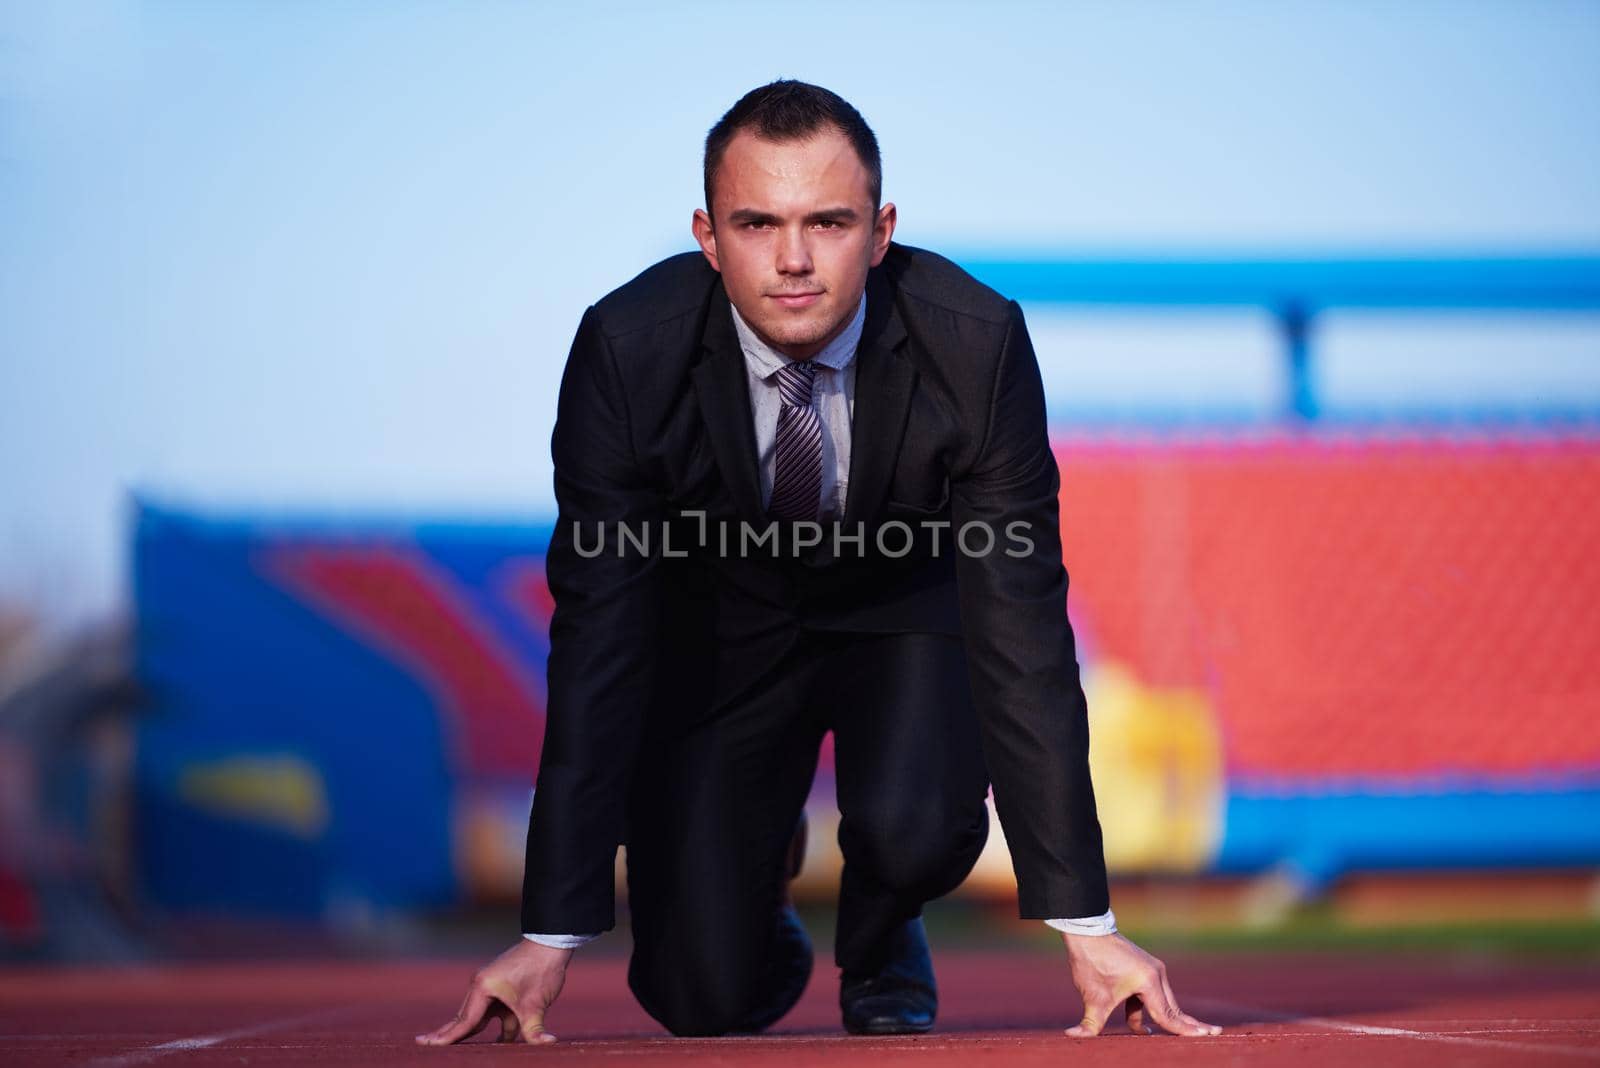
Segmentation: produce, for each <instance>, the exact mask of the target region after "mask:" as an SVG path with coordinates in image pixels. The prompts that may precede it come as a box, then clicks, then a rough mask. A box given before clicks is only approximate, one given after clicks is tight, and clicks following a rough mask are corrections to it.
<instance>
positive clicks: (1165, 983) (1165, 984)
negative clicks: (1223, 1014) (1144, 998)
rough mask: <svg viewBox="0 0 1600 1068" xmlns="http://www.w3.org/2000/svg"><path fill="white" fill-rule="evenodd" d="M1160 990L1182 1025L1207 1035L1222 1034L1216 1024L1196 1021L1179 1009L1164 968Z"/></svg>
mask: <svg viewBox="0 0 1600 1068" xmlns="http://www.w3.org/2000/svg"><path fill="white" fill-rule="evenodd" d="M1161 989H1162V992H1163V993H1165V994H1166V995H1167V1004H1168V1005H1171V1006H1172V1011H1173V1012H1175V1013H1177V1014H1178V1018H1179V1019H1180V1020H1182V1021H1183V1022H1184V1023H1186V1024H1188V1025H1189V1026H1190V1027H1197V1028H1199V1029H1200V1030H1201V1031H1203V1032H1205V1033H1206V1034H1208V1035H1220V1034H1222V1028H1220V1027H1218V1026H1217V1025H1216V1024H1208V1023H1205V1022H1203V1021H1201V1020H1197V1019H1195V1018H1194V1017H1193V1016H1190V1015H1189V1014H1188V1013H1186V1012H1184V1011H1183V1009H1182V1008H1180V1007H1179V1005H1178V998H1177V995H1176V994H1174V993H1173V992H1172V981H1171V980H1170V979H1168V978H1167V969H1166V968H1162V969H1161Z"/></svg>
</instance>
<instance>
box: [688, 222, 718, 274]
mask: <svg viewBox="0 0 1600 1068" xmlns="http://www.w3.org/2000/svg"><path fill="white" fill-rule="evenodd" d="M689 228H690V229H691V230H693V231H694V239H695V242H696V243H697V244H698V245H699V246H700V251H701V252H702V253H703V254H704V255H705V258H706V262H707V263H709V264H711V269H712V270H713V271H716V272H717V273H718V274H721V273H722V267H721V266H720V265H719V264H718V263H717V229H716V227H714V226H712V225H711V216H710V215H708V214H707V213H706V211H705V209H704V208H696V209H694V221H693V222H691V223H690V224H689Z"/></svg>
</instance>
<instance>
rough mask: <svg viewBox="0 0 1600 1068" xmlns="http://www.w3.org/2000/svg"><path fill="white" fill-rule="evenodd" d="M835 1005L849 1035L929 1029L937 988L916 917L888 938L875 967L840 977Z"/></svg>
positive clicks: (935, 1012)
mask: <svg viewBox="0 0 1600 1068" xmlns="http://www.w3.org/2000/svg"><path fill="white" fill-rule="evenodd" d="M839 1007H840V1008H841V1009H843V1010H844V1029H845V1030H846V1031H849V1032H850V1033H851V1034H852V1035H915V1034H921V1033H922V1032H924V1031H927V1030H929V1029H930V1028H932V1027H933V1018H934V1017H935V1016H936V1015H938V1012H939V989H938V986H937V985H936V984H935V983H934V980H933V959H932V958H931V957H930V956H929V955H928V936H927V934H926V933H925V932H924V931H923V929H922V917H920V916H918V917H917V918H916V919H913V920H907V921H906V922H905V923H904V924H902V925H901V926H900V927H899V928H898V929H897V930H896V931H895V932H894V934H892V935H891V936H890V946H889V955H888V958H887V960H886V961H885V963H884V965H883V967H882V968H880V969H878V971H876V972H873V973H872V974H870V975H858V974H852V973H850V972H846V973H844V974H843V975H842V976H840V978H839Z"/></svg>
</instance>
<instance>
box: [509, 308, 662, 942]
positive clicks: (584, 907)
mask: <svg viewBox="0 0 1600 1068" xmlns="http://www.w3.org/2000/svg"><path fill="white" fill-rule="evenodd" d="M551 455H552V459H553V461H554V467H555V494H556V503H557V507H558V518H557V520H556V529H555V532H554V534H553V535H552V537H551V540H550V548H549V551H548V554H547V556H546V558H545V574H546V578H547V580H548V582H549V585H550V592H551V595H552V596H553V598H554V600H555V613H554V615H553V616H552V618H551V622H550V658H549V664H548V668H547V670H546V680H547V683H548V697H547V700H546V703H545V735H544V748H543V752H542V755H541V757H540V762H539V777H538V782H537V785H536V788H535V790H534V801H533V809H532V812H531V814H530V816H529V821H528V842H527V854H526V863H525V868H524V876H523V887H522V916H521V919H522V930H523V931H583V932H593V931H604V930H609V929H610V928H611V927H612V926H613V924H614V922H615V919H614V911H615V902H614V901H613V889H612V888H613V882H612V872H613V866H614V864H615V862H616V853H617V845H618V843H620V842H621V841H622V838H623V830H624V826H623V823H624V813H625V810H626V806H625V801H626V795H627V787H628V782H629V779H630V778H631V775H632V770H633V766H634V763H635V760H636V758H637V754H638V749H639V744H640V735H641V730H642V727H643V722H644V710H645V708H646V707H647V703H648V701H649V698H650V690H651V682H652V680H653V678H654V674H655V662H654V654H655V651H656V648H657V645H658V642H657V637H658V635H659V621H660V617H661V611H662V606H663V599H664V598H663V594H662V589H661V578H660V571H659V567H658V564H659V559H658V558H657V557H656V556H655V555H653V554H649V555H647V554H645V553H641V552H638V551H636V550H635V548H634V547H633V546H632V545H629V546H628V548H627V550H626V551H625V552H621V553H619V552H618V544H619V541H618V529H617V528H618V527H619V525H622V524H627V525H629V526H630V527H631V528H632V529H634V530H636V531H637V530H641V529H648V530H649V531H650V532H651V536H652V538H655V537H659V530H660V519H661V516H662V505H661V499H660V495H659V493H658V492H657V491H656V490H655V489H654V488H653V487H652V486H651V485H650V484H649V483H648V481H647V480H646V479H645V478H644V477H643V475H642V473H641V471H640V469H639V464H638V462H637V459H636V457H635V455H634V450H633V438H632V435H631V434H630V431H629V413H628V407H627V403H626V394H625V391H624V389H623V385H622V379H621V377H620V375H619V374H618V371H617V367H616V364H615V360H614V357H613V354H612V352H611V350H610V348H609V346H608V345H607V342H606V339H605V336H604V334H603V332H602V331H601V329H600V325H599V323H598V321H597V316H596V313H595V311H594V309H592V308H591V309H589V311H588V312H587V313H585V315H584V317H583V321H582V322H581V323H580V324H579V326H578V333H577V337H576V338H575V339H574V341H573V343H572V351H571V353H570V355H568V357H567V366H566V370H565V371H564V372H563V374H562V377H561V393H560V398H559V400H558V402H557V407H556V425H555V431H554V434H553V436H552V438H551ZM602 531H603V532H604V538H605V540H604V551H603V552H599V553H595V549H596V546H597V543H598V542H599V539H600V538H601V534H602ZM652 547H653V546H652ZM580 549H581V550H582V551H581V552H580Z"/></svg>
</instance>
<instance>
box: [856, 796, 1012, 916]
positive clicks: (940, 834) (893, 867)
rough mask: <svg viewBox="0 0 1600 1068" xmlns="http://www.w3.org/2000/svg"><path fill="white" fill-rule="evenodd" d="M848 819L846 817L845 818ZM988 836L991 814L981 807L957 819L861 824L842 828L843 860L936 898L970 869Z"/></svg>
mask: <svg viewBox="0 0 1600 1068" xmlns="http://www.w3.org/2000/svg"><path fill="white" fill-rule="evenodd" d="M847 822H848V821H847ZM988 838H989V813H988V809H987V808H985V807H978V808H976V809H975V810H972V811H970V812H968V813H967V814H965V815H964V816H963V817H961V818H958V819H945V820H932V819H929V818H927V816H926V814H924V815H923V816H922V818H921V819H918V820H915V821H912V820H899V821H893V822H878V823H866V824H862V823H857V824H856V825H855V826H851V827H849V828H848V829H841V833H840V844H841V846H842V847H843V848H844V850H845V860H846V862H847V863H849V864H852V865H860V866H861V867H863V868H864V869H865V870H866V871H867V872H868V873H869V874H870V875H871V876H872V878H873V879H874V880H875V881H877V882H878V883H880V884H882V885H884V886H887V887H889V888H891V889H893V890H896V891H899V892H902V893H907V894H920V895H922V896H923V897H924V898H925V899H932V898H934V897H938V896H940V895H941V894H945V893H948V892H949V891H951V890H953V889H955V887H956V886H958V885H959V884H960V883H961V881H962V880H963V879H965V878H966V877H967V875H968V874H970V873H971V871H972V868H973V866H974V865H975V864H977V862H978V855H979V854H980V853H982V852H983V846H984V843H985V842H987V841H988Z"/></svg>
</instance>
